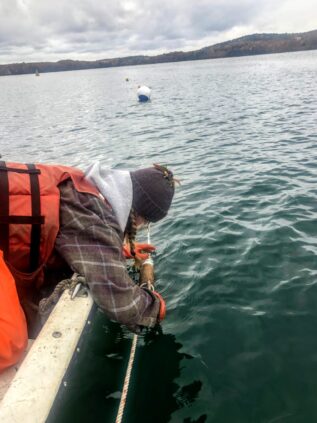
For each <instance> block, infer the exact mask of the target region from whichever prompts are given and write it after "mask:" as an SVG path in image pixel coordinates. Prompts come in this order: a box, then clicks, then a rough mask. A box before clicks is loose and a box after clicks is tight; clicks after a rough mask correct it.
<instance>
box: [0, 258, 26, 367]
mask: <svg viewBox="0 0 317 423" xmlns="http://www.w3.org/2000/svg"><path fill="white" fill-rule="evenodd" d="M27 342H28V334H27V326H26V320H25V316H24V312H23V310H22V307H21V305H20V302H19V298H18V294H17V291H16V287H15V282H14V279H13V277H12V275H11V273H10V271H9V269H8V267H7V266H6V264H5V262H4V260H3V253H2V251H0V372H1V371H2V370H4V369H5V368H7V367H9V366H12V365H13V364H15V363H17V362H18V361H19V359H20V358H21V356H22V354H23V352H24V350H25V348H26V345H27Z"/></svg>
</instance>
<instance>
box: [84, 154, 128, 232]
mask: <svg viewBox="0 0 317 423" xmlns="http://www.w3.org/2000/svg"><path fill="white" fill-rule="evenodd" d="M85 177H86V179H88V181H90V182H91V183H93V184H94V185H95V186H96V187H97V188H98V190H99V191H100V193H101V194H102V195H103V196H104V197H105V198H106V200H107V201H108V202H109V203H110V205H111V207H112V209H113V212H114V214H115V216H116V218H117V220H118V223H119V226H120V228H121V230H122V232H124V230H125V227H126V225H127V221H128V217H129V214H130V210H131V207H132V195H133V194H132V181H131V176H130V172H129V171H127V170H116V169H111V168H109V167H103V166H102V165H101V164H100V163H99V162H96V163H93V164H92V165H90V166H89V167H88V169H87V170H86V172H85Z"/></svg>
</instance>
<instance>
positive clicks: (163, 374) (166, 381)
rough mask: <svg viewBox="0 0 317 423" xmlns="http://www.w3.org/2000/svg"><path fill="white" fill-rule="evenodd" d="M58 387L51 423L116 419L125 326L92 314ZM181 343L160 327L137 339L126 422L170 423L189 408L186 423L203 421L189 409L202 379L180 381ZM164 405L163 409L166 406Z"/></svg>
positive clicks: (124, 361)
mask: <svg viewBox="0 0 317 423" xmlns="http://www.w3.org/2000/svg"><path fill="white" fill-rule="evenodd" d="M89 321H90V322H91V324H90V325H87V326H86V330H85V333H84V336H83V337H82V340H81V342H80V345H79V348H80V351H79V352H77V354H76V355H75V357H74V359H73V361H72V363H71V365H70V368H69V369H68V372H67V374H66V375H65V378H64V384H63V386H62V387H61V388H60V391H59V394H58V397H57V400H56V402H55V405H54V408H53V409H52V411H51V413H50V416H49V418H48V420H47V423H53V422H60V423H63V422H65V423H66V422H70V421H76V422H81V421H87V418H88V416H89V421H94V422H102V421H109V422H110V421H115V418H116V415H117V411H118V407H119V401H120V396H121V391H122V386H123V381H124V376H125V371H126V367H127V357H128V356H129V353H130V348H131V337H128V336H127V333H125V331H124V330H123V329H122V327H121V326H120V325H118V324H116V323H114V322H109V321H108V320H107V319H106V318H105V317H104V316H103V314H102V313H101V312H99V311H98V310H96V309H95V310H94V311H93V313H92V315H91V316H90V319H89ZM181 349H182V344H180V343H178V342H177V341H176V338H175V336H174V335H172V334H164V333H163V332H162V328H161V327H158V328H156V329H155V330H151V331H148V332H147V333H146V334H144V335H140V336H139V340H138V347H137V351H136V356H135V361H134V367H133V372H132V376H131V380H130V386H129V395H128V398H127V403H126V407H125V413H124V421H129V422H131V423H132V422H140V421H151V422H154V423H155V422H157V423H159V422H167V421H170V420H171V417H172V415H173V413H174V412H175V411H177V410H181V409H183V408H186V409H187V415H188V416H187V417H184V422H185V423H203V422H205V421H206V417H207V416H206V415H201V416H199V417H198V418H197V419H196V418H195V419H193V418H192V417H191V414H192V413H191V412H190V411H189V407H190V406H191V405H192V404H193V403H194V402H195V400H196V399H197V397H198V395H199V392H200V390H201V388H202V382H201V381H200V380H193V381H192V382H190V383H187V384H183V383H181V382H180V381H179V377H180V375H181V370H182V367H183V366H184V360H191V359H193V357H192V356H191V355H189V354H186V353H183V352H180V350H181ZM162 404H164V407H162Z"/></svg>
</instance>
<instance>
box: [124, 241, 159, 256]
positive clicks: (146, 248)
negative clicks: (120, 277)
mask: <svg viewBox="0 0 317 423" xmlns="http://www.w3.org/2000/svg"><path fill="white" fill-rule="evenodd" d="M134 248H135V256H134V257H133V256H132V254H131V250H130V244H125V245H124V246H123V255H124V257H125V258H128V259H129V258H136V259H137V260H146V259H147V258H148V257H149V253H153V251H155V250H156V248H155V247H154V245H152V244H141V243H138V242H135V243H134Z"/></svg>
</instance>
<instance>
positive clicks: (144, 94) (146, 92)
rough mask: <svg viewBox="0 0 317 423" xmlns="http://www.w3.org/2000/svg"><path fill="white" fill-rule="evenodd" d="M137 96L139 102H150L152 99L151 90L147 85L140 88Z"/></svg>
mask: <svg viewBox="0 0 317 423" xmlns="http://www.w3.org/2000/svg"><path fill="white" fill-rule="evenodd" d="M137 95H138V98H139V101H141V102H145V101H149V100H150V98H151V89H150V88H149V87H147V86H146V85H142V86H139V87H138V91H137Z"/></svg>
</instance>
